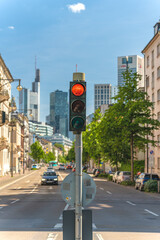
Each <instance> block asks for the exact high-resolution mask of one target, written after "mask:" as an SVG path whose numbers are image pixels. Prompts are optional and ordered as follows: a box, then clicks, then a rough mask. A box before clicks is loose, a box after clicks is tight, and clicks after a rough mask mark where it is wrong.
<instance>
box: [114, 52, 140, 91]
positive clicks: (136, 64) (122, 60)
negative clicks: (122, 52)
mask: <svg viewBox="0 0 160 240" xmlns="http://www.w3.org/2000/svg"><path fill="white" fill-rule="evenodd" d="M127 65H128V66H127ZM127 67H128V68H129V70H131V71H132V73H136V72H137V73H138V74H140V75H142V79H141V81H140V83H139V87H144V59H143V57H140V56H138V55H131V56H122V57H118V87H119V86H123V82H124V79H123V72H125V71H126V69H127Z"/></svg>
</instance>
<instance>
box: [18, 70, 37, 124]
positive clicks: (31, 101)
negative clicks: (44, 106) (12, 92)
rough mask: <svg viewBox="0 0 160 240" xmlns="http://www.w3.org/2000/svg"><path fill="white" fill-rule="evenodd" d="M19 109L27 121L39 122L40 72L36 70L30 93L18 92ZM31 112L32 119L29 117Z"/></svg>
mask: <svg viewBox="0 0 160 240" xmlns="http://www.w3.org/2000/svg"><path fill="white" fill-rule="evenodd" d="M19 108H20V112H23V113H24V114H25V115H26V116H27V117H28V118H29V120H33V121H36V122H39V121H40V70H39V69H36V76H35V81H34V82H33V83H32V91H30V89H27V88H23V89H22V91H20V92H19ZM28 109H31V110H32V117H31V116H30V113H31V111H28Z"/></svg>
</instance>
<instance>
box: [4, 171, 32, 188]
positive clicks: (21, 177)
mask: <svg viewBox="0 0 160 240" xmlns="http://www.w3.org/2000/svg"><path fill="white" fill-rule="evenodd" d="M33 173H35V172H32V173H30V174H28V175H26V176H23V177H21V178H19V179H17V180H15V181H13V182H11V183H8V184H6V185H4V186H3V187H0V190H1V189H3V188H6V187H8V186H10V185H12V184H14V183H16V182H18V181H20V180H22V179H23V178H26V177H28V176H30V175H31V174H33Z"/></svg>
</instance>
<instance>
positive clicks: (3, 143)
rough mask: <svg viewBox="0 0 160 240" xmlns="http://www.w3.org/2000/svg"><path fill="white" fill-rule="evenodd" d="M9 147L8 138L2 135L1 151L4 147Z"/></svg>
mask: <svg viewBox="0 0 160 240" xmlns="http://www.w3.org/2000/svg"><path fill="white" fill-rule="evenodd" d="M6 148H9V144H8V141H7V139H6V138H4V137H1V138H0V151H2V150H3V149H6Z"/></svg>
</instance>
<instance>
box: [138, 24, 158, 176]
mask: <svg viewBox="0 0 160 240" xmlns="http://www.w3.org/2000/svg"><path fill="white" fill-rule="evenodd" d="M142 53H143V54H144V75H145V91H146V92H147V93H148V95H149V99H150V100H151V101H152V102H153V103H154V108H153V113H154V114H155V118H157V119H158V120H159V121H160V22H157V23H156V24H155V26H154V36H153V38H152V39H151V40H150V41H149V43H148V44H147V45H146V46H145V48H144V49H143V51H142ZM154 140H157V141H158V142H159V145H158V146H157V147H152V146H150V145H149V147H148V151H147V153H146V160H145V161H146V162H145V168H146V169H145V171H149V172H151V168H152V171H153V172H155V173H158V174H159V176H160V130H156V131H154Z"/></svg>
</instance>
